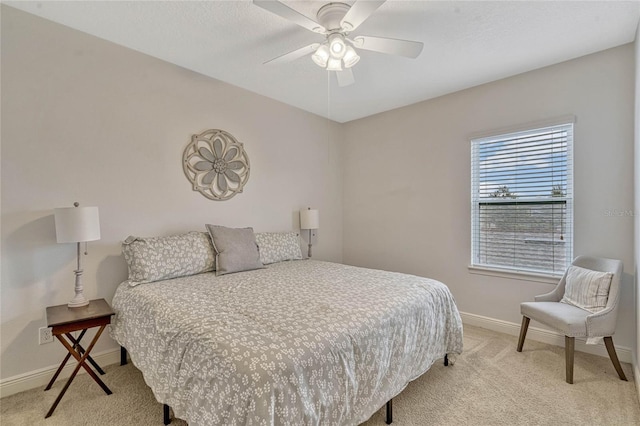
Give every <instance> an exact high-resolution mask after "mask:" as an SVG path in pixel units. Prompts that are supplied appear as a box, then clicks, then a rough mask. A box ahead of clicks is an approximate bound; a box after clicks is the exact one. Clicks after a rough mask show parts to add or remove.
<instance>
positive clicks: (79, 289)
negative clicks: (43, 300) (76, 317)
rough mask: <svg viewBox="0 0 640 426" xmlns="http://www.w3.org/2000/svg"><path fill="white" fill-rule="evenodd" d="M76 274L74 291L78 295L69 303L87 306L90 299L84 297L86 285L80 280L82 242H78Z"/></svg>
mask: <svg viewBox="0 0 640 426" xmlns="http://www.w3.org/2000/svg"><path fill="white" fill-rule="evenodd" d="M73 272H75V274H76V285H75V287H74V289H73V290H74V291H75V292H76V295H75V296H74V297H73V299H71V300H70V301H69V303H67V306H68V307H69V308H81V307H83V306H87V305H88V304H89V300H88V299H87V298H86V297H84V292H83V290H84V287H82V281H81V280H80V279H81V277H82V269H81V268H80V243H78V269H76V270H75V271H73Z"/></svg>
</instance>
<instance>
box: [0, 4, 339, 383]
mask: <svg viewBox="0 0 640 426" xmlns="http://www.w3.org/2000/svg"><path fill="white" fill-rule="evenodd" d="M209 128H219V129H224V130H227V131H229V132H230V133H231V134H233V135H234V136H235V137H236V138H238V140H239V141H241V142H243V143H244V146H245V148H246V150H247V152H248V155H249V158H250V161H251V177H250V179H249V182H248V183H247V185H246V187H245V190H244V193H242V194H239V195H236V196H235V197H234V198H232V199H231V200H229V201H223V202H216V201H210V200H208V199H206V198H205V197H203V196H202V195H200V194H199V193H197V192H194V191H192V190H191V186H190V184H189V182H188V181H187V179H186V177H185V176H184V173H183V171H182V151H183V149H184V148H185V147H186V145H187V144H188V143H189V141H190V137H191V135H192V134H195V133H199V132H202V131H203V130H206V129H209ZM329 131H330V132H331V133H330V134H329ZM340 137H341V130H340V127H339V125H337V124H336V123H329V124H328V123H327V120H326V119H323V118H321V117H318V116H315V115H312V114H309V113H306V112H303V111H301V110H299V109H296V108H293V107H289V106H287V105H284V104H282V103H278V102H276V101H273V100H270V99H268V98H265V97H262V96H258V95H255V94H253V93H250V92H247V91H244V90H241V89H238V88H236V87H233V86H230V85H228V84H224V83H221V82H219V81H216V80H213V79H211V78H207V77H204V76H202V75H199V74H196V73H193V72H191V71H187V70H185V69H182V68H179V67H177V66H174V65H171V64H168V63H166V62H163V61H160V60H157V59H154V58H151V57H149V56H146V55H143V54H140V53H138V52H135V51H132V50H128V49H126V48H123V47H120V46H117V45H115V44H112V43H109V42H106V41H103V40H100V39H98V38H95V37H92V36H88V35H86V34H84V33H81V32H78V31H75V30H71V29H69V28H66V27H63V26H61V25H58V24H54V23H52V22H49V21H45V20H42V19H40V18H37V17H35V16H32V15H28V14H25V13H23V12H19V11H17V10H15V9H12V8H9V7H6V6H2V221H1V223H2V283H1V287H0V299H1V304H2V305H1V307H2V318H1V319H2V326H1V335H2V342H1V343H2V346H1V368H0V370H1V371H2V378H7V377H11V376H14V375H18V374H21V373H25V372H29V371H34V370H37V369H39V368H43V367H47V366H51V365H55V364H57V363H59V362H60V359H61V358H62V356H63V355H62V354H63V353H64V348H63V347H62V345H60V344H58V343H53V344H47V345H43V346H38V340H37V330H38V327H41V326H44V325H45V318H44V313H45V306H49V305H55V304H63V303H66V302H67V301H68V300H69V299H70V298H71V297H72V295H73V270H74V267H75V245H73V244H56V241H55V228H54V223H53V216H52V209H53V208H55V207H63V206H71V204H72V203H73V202H74V201H79V202H80V203H81V204H82V205H85V206H89V205H94V206H98V207H99V208H100V220H101V227H102V239H101V240H100V241H96V242H93V243H90V244H89V255H88V256H86V257H85V274H84V277H83V279H84V285H85V294H86V295H87V296H88V297H90V298H102V297H104V298H106V299H107V300H111V298H112V296H113V294H114V292H115V289H116V286H117V285H118V284H119V283H120V282H121V281H123V280H124V279H125V278H126V276H127V269H126V264H125V262H124V260H123V258H122V256H121V254H120V242H121V241H122V240H123V239H125V238H126V237H127V236H128V235H130V234H136V235H143V236H152V235H166V234H171V233H178V232H183V231H188V230H201V231H204V230H205V228H204V224H205V223H216V224H221V225H226V226H253V227H254V229H255V230H257V231H282V230H291V229H295V228H296V227H297V226H298V223H297V219H296V217H297V215H296V213H297V211H298V210H299V209H300V208H304V207H307V206H312V207H314V208H318V209H319V210H320V215H321V218H320V219H321V229H320V230H319V235H318V241H317V244H316V246H315V247H314V249H315V251H314V257H318V258H320V259H327V260H333V261H338V262H339V261H341V260H342V204H341V203H342V195H341V193H342V180H341V170H342V165H341V157H342V154H341V153H340V149H341V145H342V142H341V140H340ZM110 348H115V343H114V342H113V341H111V339H110V338H108V337H106V338H105V337H103V338H102V339H101V340H100V342H99V346H98V347H96V351H97V352H100V351H103V350H108V349H110Z"/></svg>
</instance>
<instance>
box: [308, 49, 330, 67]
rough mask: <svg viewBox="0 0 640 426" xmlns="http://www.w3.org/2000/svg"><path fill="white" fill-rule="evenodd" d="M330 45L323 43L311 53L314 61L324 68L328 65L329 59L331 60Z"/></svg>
mask: <svg viewBox="0 0 640 426" xmlns="http://www.w3.org/2000/svg"><path fill="white" fill-rule="evenodd" d="M329 57H330V55H329V47H328V46H327V45H326V44H323V45H321V46H320V47H318V50H316V52H315V53H314V54H313V55H311V59H312V60H313V62H315V63H316V65H318V66H320V67H322V68H324V67H326V66H327V61H328V60H329Z"/></svg>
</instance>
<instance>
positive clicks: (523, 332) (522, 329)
mask: <svg viewBox="0 0 640 426" xmlns="http://www.w3.org/2000/svg"><path fill="white" fill-rule="evenodd" d="M528 329H529V318H528V317H525V316H523V317H522V325H521V326H520V339H518V352H522V346H523V345H524V339H525V337H527V330H528Z"/></svg>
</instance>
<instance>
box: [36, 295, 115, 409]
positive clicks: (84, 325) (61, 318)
mask: <svg viewBox="0 0 640 426" xmlns="http://www.w3.org/2000/svg"><path fill="white" fill-rule="evenodd" d="M113 314H114V312H113V310H112V309H111V306H109V304H108V303H107V301H106V300H104V299H97V300H91V301H90V302H89V304H88V305H87V306H82V307H80V308H69V307H68V306H67V305H58V306H49V307H48V308H47V326H48V327H51V329H52V332H53V335H54V336H55V337H56V338H57V339H58V340H59V341H60V343H62V345H63V346H64V347H65V348H67V350H68V351H69V353H68V354H67V356H66V357H65V358H64V360H63V361H62V363H61V364H60V367H58V370H57V371H56V373H55V374H54V375H53V377H52V378H51V381H50V382H49V384H48V385H47V387H46V388H45V389H44V390H45V391H48V390H49V389H51V386H53V383H54V382H55V381H56V379H57V378H58V375H59V374H60V372H61V371H62V369H63V368H64V366H65V364H66V363H67V361H69V358H71V357H72V356H73V357H74V358H75V359H76V360H77V361H78V365H76V368H75V369H74V370H73V372H72V373H71V376H70V377H69V379H68V380H67V383H66V384H65V385H64V387H63V388H62V391H60V395H58V397H57V398H56V400H55V402H54V403H53V405H52V406H51V408H50V409H49V412H48V413H47V415H46V416H44V418H45V419H46V418H47V417H50V416H51V415H52V414H53V411H54V410H55V409H56V407H57V406H58V403H59V402H60V400H61V399H62V397H63V396H64V394H65V392H67V389H68V388H69V385H70V384H71V382H72V381H73V379H74V378H75V377H76V374H78V371H80V367H83V368H84V369H85V370H86V371H87V373H88V374H89V376H91V378H93V380H95V382H96V383H98V384H99V385H100V387H101V388H102V390H104V391H105V393H106V394H107V395H111V393H112V392H111V390H110V389H109V388H108V387H107V385H105V384H104V382H103V381H102V380H100V378H99V377H98V376H97V375H96V373H95V372H94V371H93V370H92V369H91V367H89V366H88V365H87V361H88V362H89V363H91V365H93V367H94V368H95V369H96V371H98V372H99V373H100V374H101V375H102V374H104V371H103V370H102V369H101V368H100V366H99V365H98V364H97V363H96V362H95V361H94V360H93V358H91V357H90V356H89V353H90V352H91V350H92V349H93V346H94V345H95V344H96V342H97V341H98V339H99V338H100V335H101V334H102V332H103V331H104V329H105V327H106V326H107V325H108V324H110V323H111V315H113ZM93 327H100V329H99V330H98V332H97V333H96V335H95V337H94V338H93V340H92V341H91V343H90V344H89V346H87V349H84V348H83V347H82V345H81V344H80V340H82V337H84V334H85V333H86V332H87V330H88V329H90V328H93ZM79 330H82V332H81V333H80V335H79V336H78V338H77V339H75V338H74V337H73V335H72V334H71V333H72V332H74V331H79ZM65 336H66V337H67V339H69V340H68V341H67V339H65Z"/></svg>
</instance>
